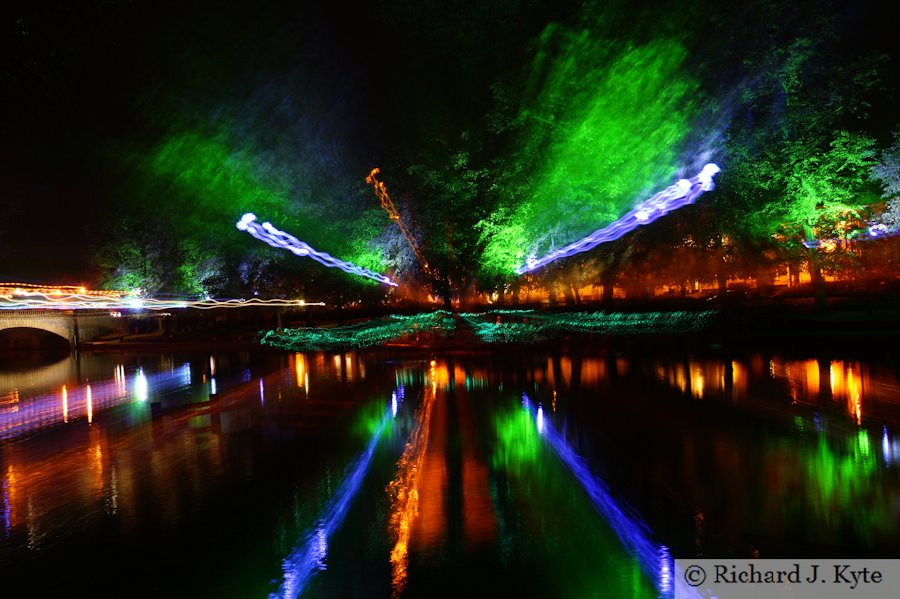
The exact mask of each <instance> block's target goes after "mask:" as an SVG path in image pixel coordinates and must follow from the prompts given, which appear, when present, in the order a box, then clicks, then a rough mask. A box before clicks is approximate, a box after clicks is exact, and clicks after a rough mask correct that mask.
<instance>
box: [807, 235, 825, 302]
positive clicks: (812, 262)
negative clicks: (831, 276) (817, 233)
mask: <svg viewBox="0 0 900 599" xmlns="http://www.w3.org/2000/svg"><path fill="white" fill-rule="evenodd" d="M807 256H808V258H809V276H810V278H811V279H812V291H813V298H814V299H815V306H816V311H817V312H825V311H826V310H827V309H828V299H827V297H826V290H825V277H823V276H822V267H821V265H820V264H819V257H818V256H817V255H816V250H815V248H810V249H809V250H808V251H807Z"/></svg>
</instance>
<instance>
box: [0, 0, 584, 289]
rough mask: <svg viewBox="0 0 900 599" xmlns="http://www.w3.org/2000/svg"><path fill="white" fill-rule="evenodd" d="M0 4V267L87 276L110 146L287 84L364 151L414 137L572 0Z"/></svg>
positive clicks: (111, 174)
mask: <svg viewBox="0 0 900 599" xmlns="http://www.w3.org/2000/svg"><path fill="white" fill-rule="evenodd" d="M476 5H477V6H476ZM0 10H2V11H3V14H4V18H3V26H4V29H3V33H2V36H3V41H4V52H3V73H2V77H3V79H2V100H0V101H2V103H3V105H2V116H0V133H2V140H0V164H2V166H0V188H2V210H0V216H2V220H0V235H2V236H3V237H2V241H0V279H2V278H9V277H18V278H25V279H29V278H30V279H40V278H42V277H45V276H63V277H64V278H65V276H66V274H67V273H71V276H72V277H74V278H80V277H82V276H83V274H82V273H84V272H85V270H86V269H85V267H86V266H87V265H86V263H85V262H86V261H85V257H84V255H83V254H84V251H90V249H91V245H92V243H94V242H96V241H98V240H101V239H102V237H103V230H104V227H107V226H111V223H112V222H113V219H108V217H110V216H111V215H110V211H111V210H115V209H116V208H115V206H116V205H117V202H118V201H119V199H120V198H115V196H116V194H121V193H122V189H123V188H127V181H125V182H123V181H122V180H121V178H122V177H127V176H128V175H127V173H123V172H118V171H116V169H115V168H114V165H113V164H111V163H110V160H109V155H108V154H109V152H110V148H114V147H116V146H117V145H118V144H121V145H138V146H139V145H146V146H150V145H152V144H153V143H154V141H157V140H158V139H159V136H161V135H163V134H164V130H165V128H166V127H167V126H171V124H172V123H173V122H175V121H176V120H177V119H189V118H191V117H192V116H193V117H205V118H214V115H215V113H216V111H217V110H221V108H222V106H225V105H229V106H235V105H240V104H241V103H242V102H245V103H248V104H251V103H253V102H254V101H255V100H254V97H255V96H259V95H260V94H266V93H270V92H268V91H267V87H271V86H282V87H291V88H292V89H290V90H285V91H284V93H285V94H286V95H294V96H296V97H298V98H299V97H301V96H303V95H305V94H306V95H309V94H313V95H316V96H317V97H318V98H319V100H318V102H319V104H329V103H331V104H334V105H335V106H336V108H335V110H338V109H340V110H342V111H343V112H344V113H345V114H348V113H352V114H353V115H354V119H355V125H356V126H357V128H356V129H352V128H350V127H349V125H348V131H346V133H349V134H352V135H354V137H355V139H354V140H353V143H354V144H356V145H357V146H358V147H359V148H363V149H364V151H368V152H370V153H371V154H372V155H371V157H370V158H371V159H370V160H369V161H368V162H371V160H377V159H379V158H383V157H384V156H383V155H384V154H386V153H388V152H390V151H392V150H391V149H389V148H394V149H397V148H404V147H405V148H409V147H412V146H413V145H414V144H415V141H414V139H413V138H414V137H415V135H419V134H421V133H420V132H421V130H422V129H423V128H424V129H432V130H431V131H429V132H428V133H427V134H433V135H441V134H445V133H446V134H449V133H450V131H451V130H458V129H461V128H463V127H464V124H463V123H464V121H465V119H466V118H467V115H468V114H471V113H472V112H473V111H476V112H477V111H482V110H483V108H484V107H486V106H487V103H488V102H489V101H490V93H489V90H488V88H487V85H486V83H487V82H488V81H489V80H490V78H492V77H494V76H495V74H496V72H497V70H498V69H502V68H506V67H505V64H510V65H511V64H513V63H514V62H515V61H519V60H520V56H521V55H522V53H523V48H524V46H525V44H526V43H527V40H528V39H529V38H530V37H532V36H533V35H534V34H535V33H536V32H539V31H540V29H541V28H542V27H543V24H544V23H546V22H548V21H549V20H551V19H553V18H556V17H558V16H563V17H564V16H565V11H566V10H568V9H567V8H566V4H565V3H562V4H558V3H557V4H554V5H553V7H551V8H548V7H546V6H543V5H542V4H541V3H539V2H528V1H524V2H484V3H481V4H479V3H470V2H462V1H455V2H453V1H451V2H438V1H431V2H429V1H422V2H410V3H402V2H401V3H397V2H394V3H391V2H385V3H379V2H374V3H369V4H367V5H366V7H365V8H356V7H355V5H353V4H346V5H345V4H342V3H318V2H316V3H313V2H271V1H267V0H256V1H253V2H237V3H235V2H210V1H200V2H167V1H162V2H157V1H143V2H141V1H133V2H117V1H103V2H67V1H66V2H33V3H16V4H15V5H14V6H12V5H9V4H6V6H5V8H3V9H0ZM276 93H282V92H281V91H279V92H276ZM429 110H432V111H433V113H434V114H435V115H442V116H441V118H440V119H436V118H433V117H431V116H429V114H428V113H429ZM454 119H458V122H454ZM411 121H416V122H411ZM361 123H362V124H363V125H360V124H361ZM361 172H362V171H361ZM364 174H365V173H364V172H363V173H362V175H363V176H364ZM82 250H84V251H82Z"/></svg>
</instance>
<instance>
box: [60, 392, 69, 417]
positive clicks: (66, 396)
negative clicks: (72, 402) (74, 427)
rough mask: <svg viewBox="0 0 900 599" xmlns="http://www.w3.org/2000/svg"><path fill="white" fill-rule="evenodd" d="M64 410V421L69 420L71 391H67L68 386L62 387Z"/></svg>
mask: <svg viewBox="0 0 900 599" xmlns="http://www.w3.org/2000/svg"><path fill="white" fill-rule="evenodd" d="M62 412H63V422H68V421H69V392H68V391H66V386H65V385H63V387H62Z"/></svg>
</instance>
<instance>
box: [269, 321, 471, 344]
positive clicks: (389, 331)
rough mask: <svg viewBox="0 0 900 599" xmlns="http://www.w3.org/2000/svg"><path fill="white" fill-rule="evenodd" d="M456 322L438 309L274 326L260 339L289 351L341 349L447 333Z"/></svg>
mask: <svg viewBox="0 0 900 599" xmlns="http://www.w3.org/2000/svg"><path fill="white" fill-rule="evenodd" d="M455 325H456V323H455V322H454V320H453V318H452V317H451V316H450V314H449V312H444V311H437V312H431V313H422V314H417V315H414V316H388V317H386V318H383V319H375V320H370V321H367V322H364V323H360V324H356V325H349V326H344V327H334V328H314V327H301V328H295V329H282V330H280V331H279V330H272V331H268V332H266V333H265V334H264V335H263V337H262V339H261V341H260V342H261V343H262V344H263V345H269V346H272V347H277V348H281V349H286V350H290V351H313V350H326V351H329V350H342V349H348V348H361V347H371V346H373V345H379V344H381V343H385V342H388V341H391V340H393V339H397V338H399V337H401V336H403V335H406V334H412V333H417V332H425V333H430V334H438V335H446V334H447V333H449V332H450V331H452V330H453V329H454V328H455Z"/></svg>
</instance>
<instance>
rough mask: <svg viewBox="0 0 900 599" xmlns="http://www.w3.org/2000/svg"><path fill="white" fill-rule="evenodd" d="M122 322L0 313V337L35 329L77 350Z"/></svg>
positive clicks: (93, 317) (90, 317)
mask: <svg viewBox="0 0 900 599" xmlns="http://www.w3.org/2000/svg"><path fill="white" fill-rule="evenodd" d="M122 320H123V319H121V318H114V317H112V316H110V315H109V313H105V314H84V315H82V314H77V315H75V314H65V313H62V314H61V313H59V312H54V311H37V310H33V311H32V310H28V311H24V310H22V311H15V312H12V311H5V312H0V334H2V333H3V331H8V330H10V329H38V330H41V331H46V332H48V333H53V334H54V335H57V336H59V337H62V338H63V339H65V340H66V341H68V342H69V345H70V346H71V347H77V345H78V344H79V343H80V342H82V341H91V340H93V339H96V338H97V337H99V336H101V335H104V334H106V333H110V332H114V331H118V330H121V329H122V328H123V323H122Z"/></svg>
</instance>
